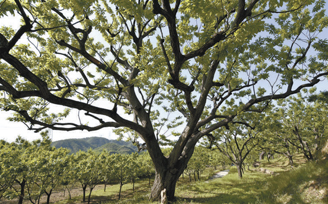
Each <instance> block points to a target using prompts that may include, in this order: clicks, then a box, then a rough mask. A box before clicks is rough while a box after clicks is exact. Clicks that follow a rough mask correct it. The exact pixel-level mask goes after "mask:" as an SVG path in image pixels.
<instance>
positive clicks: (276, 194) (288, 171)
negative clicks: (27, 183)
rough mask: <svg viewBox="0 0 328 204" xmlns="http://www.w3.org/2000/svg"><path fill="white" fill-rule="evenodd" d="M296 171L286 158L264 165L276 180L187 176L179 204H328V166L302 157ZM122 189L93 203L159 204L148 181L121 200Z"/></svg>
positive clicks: (233, 172)
mask: <svg viewBox="0 0 328 204" xmlns="http://www.w3.org/2000/svg"><path fill="white" fill-rule="evenodd" d="M294 162H295V167H294V168H291V167H290V166H288V161H287V160H286V159H284V158H277V159H274V160H272V161H270V162H267V161H265V162H262V163H261V165H260V167H259V168H266V169H269V170H271V171H274V172H276V173H278V174H276V175H274V176H272V175H269V174H264V173H262V172H260V171H256V170H255V168H252V169H251V171H246V172H245V174H244V176H243V179H239V178H238V174H237V169H236V168H235V167H231V168H230V172H229V174H228V175H227V176H225V177H223V178H220V179H213V180H209V181H207V179H208V178H209V177H210V176H211V175H212V174H213V173H215V172H217V171H219V170H217V171H215V172H214V171H213V170H212V169H207V170H206V171H204V172H203V174H202V178H201V181H197V182H195V181H192V182H189V178H188V177H187V176H184V177H183V178H181V179H180V180H179V182H178V183H177V188H176V197H177V201H176V202H175V203H176V204H187V203H192V204H202V203H206V204H211V203H213V204H214V203H215V204H217V203H261V204H266V203H267V204H272V203H300V204H302V203H317V204H320V203H328V162H327V160H323V161H320V162H317V163H316V162H307V163H306V164H304V163H305V160H304V159H303V157H302V156H301V155H299V156H296V157H295V159H294ZM118 188H119V186H118V185H112V186H108V187H107V190H106V192H104V191H103V189H99V190H95V191H94V192H93V193H92V196H91V198H92V201H93V202H92V203H103V204H111V203H124V204H136V203H140V204H143V203H145V204H146V203H147V204H148V203H158V202H150V201H149V200H148V195H149V192H150V187H149V186H148V180H147V179H146V180H139V181H138V182H137V183H136V184H135V192H133V191H132V184H126V185H124V186H123V189H122V199H121V200H118V191H119V189H118ZM81 200H82V196H80V197H77V198H73V200H71V201H69V200H65V201H61V202H57V204H70V203H80V201H81Z"/></svg>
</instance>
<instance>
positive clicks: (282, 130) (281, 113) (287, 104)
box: [267, 90, 328, 165]
mask: <svg viewBox="0 0 328 204" xmlns="http://www.w3.org/2000/svg"><path fill="white" fill-rule="evenodd" d="M312 91H314V90H312ZM306 94H307V91H305V93H303V94H301V93H299V94H297V96H293V97H290V98H288V99H286V100H283V101H282V102H281V103H279V105H280V106H281V107H279V108H276V109H274V110H272V112H271V113H270V115H269V116H268V117H269V118H270V120H271V123H268V126H271V128H268V129H267V131H268V132H271V133H269V134H271V135H272V134H275V136H273V137H270V139H269V140H268V141H269V142H270V143H271V145H272V146H274V147H275V148H278V149H279V147H283V148H284V149H285V151H284V153H283V154H284V155H285V156H287V157H288V158H289V162H290V164H291V165H292V163H293V161H292V152H293V151H292V149H293V148H294V149H298V150H299V151H300V152H302V153H303V155H304V157H305V158H306V159H307V160H313V159H315V154H314V152H315V151H318V150H319V146H320V144H321V143H323V142H324V141H326V140H327V120H328V117H327V113H328V112H327V107H326V105H325V104H323V103H321V102H320V101H318V102H317V101H316V102H312V103H309V102H307V97H306ZM277 123H278V124H279V125H278V126H277V125H275V124H277ZM275 151H278V150H277V149H276V150H275ZM294 152H295V151H294Z"/></svg>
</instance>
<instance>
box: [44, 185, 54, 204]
mask: <svg viewBox="0 0 328 204" xmlns="http://www.w3.org/2000/svg"><path fill="white" fill-rule="evenodd" d="M44 192H45V193H46V195H47V204H49V203H50V196H51V193H52V189H51V190H50V191H49V193H48V192H47V191H44Z"/></svg>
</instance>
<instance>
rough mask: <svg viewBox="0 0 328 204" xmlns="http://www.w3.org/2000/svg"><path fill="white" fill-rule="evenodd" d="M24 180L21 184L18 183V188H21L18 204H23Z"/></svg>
mask: <svg viewBox="0 0 328 204" xmlns="http://www.w3.org/2000/svg"><path fill="white" fill-rule="evenodd" d="M25 183H26V181H25V179H23V181H22V182H21V183H19V185H20V187H21V189H20V190H21V193H20V195H19V200H18V204H23V199H24V191H25Z"/></svg>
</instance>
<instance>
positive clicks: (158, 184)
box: [150, 171, 180, 201]
mask: <svg viewBox="0 0 328 204" xmlns="http://www.w3.org/2000/svg"><path fill="white" fill-rule="evenodd" d="M179 177H180V174H173V173H171V172H170V171H165V172H160V173H158V172H156V173H155V180H154V184H153V186H152V188H151V193H150V199H151V200H158V201H160V199H161V191H162V190H163V189H164V188H166V196H167V200H168V201H174V200H175V196H174V194H175V187H176V183H177V181H178V179H179Z"/></svg>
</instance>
